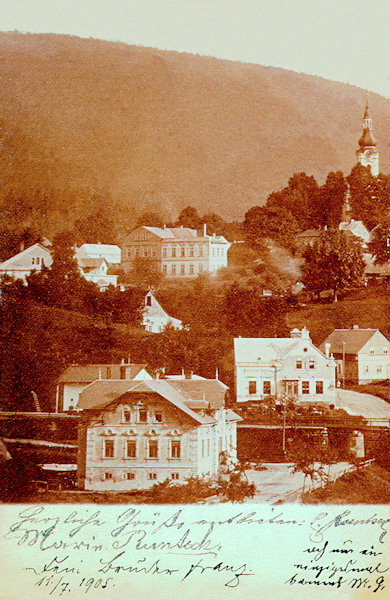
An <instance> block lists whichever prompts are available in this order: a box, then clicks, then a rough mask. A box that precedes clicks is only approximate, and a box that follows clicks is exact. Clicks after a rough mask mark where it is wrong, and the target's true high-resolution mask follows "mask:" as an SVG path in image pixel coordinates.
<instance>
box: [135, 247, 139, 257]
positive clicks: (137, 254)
mask: <svg viewBox="0 0 390 600" xmlns="http://www.w3.org/2000/svg"><path fill="white" fill-rule="evenodd" d="M135 255H136V256H139V248H136V249H135Z"/></svg>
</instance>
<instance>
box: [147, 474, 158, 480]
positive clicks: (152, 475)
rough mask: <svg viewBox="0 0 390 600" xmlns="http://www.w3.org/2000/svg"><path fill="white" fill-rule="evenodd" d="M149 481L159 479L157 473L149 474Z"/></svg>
mask: <svg viewBox="0 0 390 600" xmlns="http://www.w3.org/2000/svg"><path fill="white" fill-rule="evenodd" d="M148 479H157V473H148Z"/></svg>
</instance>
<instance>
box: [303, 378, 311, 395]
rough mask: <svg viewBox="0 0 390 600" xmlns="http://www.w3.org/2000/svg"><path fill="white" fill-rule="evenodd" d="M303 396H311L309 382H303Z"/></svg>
mask: <svg viewBox="0 0 390 600" xmlns="http://www.w3.org/2000/svg"><path fill="white" fill-rule="evenodd" d="M302 394H310V384H309V382H308V381H302Z"/></svg>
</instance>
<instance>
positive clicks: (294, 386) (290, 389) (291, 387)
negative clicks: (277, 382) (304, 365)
mask: <svg viewBox="0 0 390 600" xmlns="http://www.w3.org/2000/svg"><path fill="white" fill-rule="evenodd" d="M285 391H286V394H287V395H288V396H298V381H295V380H292V381H291V380H287V381H286V382H285Z"/></svg>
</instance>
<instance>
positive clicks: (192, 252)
mask: <svg viewBox="0 0 390 600" xmlns="http://www.w3.org/2000/svg"><path fill="white" fill-rule="evenodd" d="M190 256H194V247H193V246H190Z"/></svg>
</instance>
